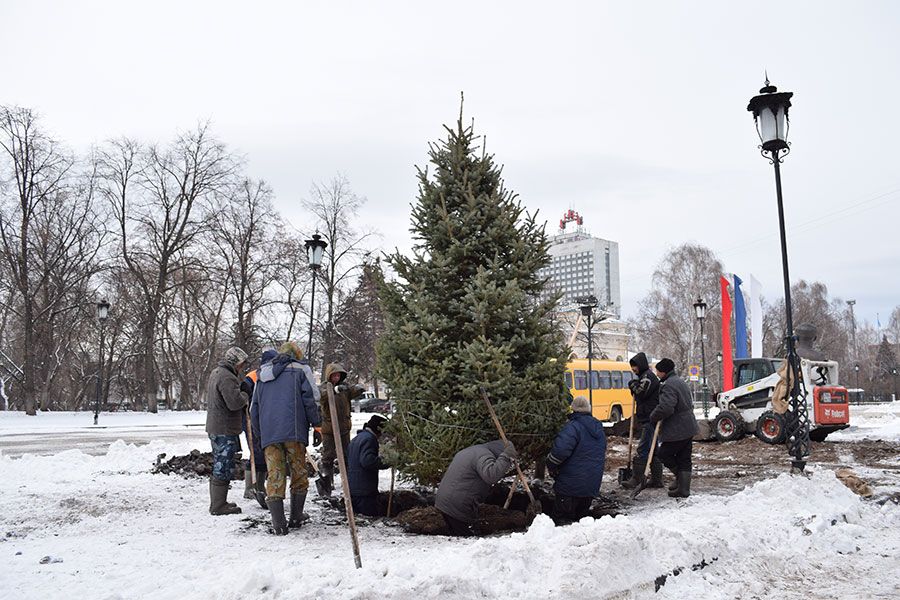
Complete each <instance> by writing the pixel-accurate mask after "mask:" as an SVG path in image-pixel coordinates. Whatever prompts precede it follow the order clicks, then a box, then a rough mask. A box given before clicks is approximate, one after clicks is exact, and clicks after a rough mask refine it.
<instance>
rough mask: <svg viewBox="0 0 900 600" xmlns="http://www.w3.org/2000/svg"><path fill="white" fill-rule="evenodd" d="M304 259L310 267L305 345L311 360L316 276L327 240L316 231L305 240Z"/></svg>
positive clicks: (307, 356)
mask: <svg viewBox="0 0 900 600" xmlns="http://www.w3.org/2000/svg"><path fill="white" fill-rule="evenodd" d="M305 244H306V260H307V262H308V263H309V268H310V269H312V293H311V294H310V299H309V344H308V345H307V346H306V358H307V359H308V360H309V361H312V338H313V321H314V318H313V316H314V315H315V309H316V277H317V276H318V272H319V269H320V268H322V257H323V256H325V248H326V247H327V246H328V242H326V241H325V240H323V239H322V236H321V235H319V233H318V232H316V233H314V234H313V236H312V239H311V240H306V242H305Z"/></svg>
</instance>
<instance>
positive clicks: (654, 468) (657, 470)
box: [647, 458, 663, 488]
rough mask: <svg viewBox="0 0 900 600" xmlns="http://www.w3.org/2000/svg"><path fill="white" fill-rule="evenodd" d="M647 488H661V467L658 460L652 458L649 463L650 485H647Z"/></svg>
mask: <svg viewBox="0 0 900 600" xmlns="http://www.w3.org/2000/svg"><path fill="white" fill-rule="evenodd" d="M647 487H648V488H661V487H663V465H662V463H661V462H660V461H659V459H656V458H654V459H653V461H652V462H651V463H650V483H648V484H647Z"/></svg>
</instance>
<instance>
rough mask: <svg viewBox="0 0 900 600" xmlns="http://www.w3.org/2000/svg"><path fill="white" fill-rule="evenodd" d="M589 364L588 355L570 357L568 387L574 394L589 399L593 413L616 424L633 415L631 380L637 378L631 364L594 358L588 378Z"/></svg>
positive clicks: (567, 372)
mask: <svg viewBox="0 0 900 600" xmlns="http://www.w3.org/2000/svg"><path fill="white" fill-rule="evenodd" d="M587 365H588V361H587V359H586V358H577V359H574V360H571V361H569V363H568V364H567V365H566V387H567V388H569V392H570V393H571V394H572V397H573V398H574V397H575V396H584V397H585V398H589V399H590V400H591V413H592V414H593V415H594V418H596V419H599V420H601V421H612V422H614V423H615V422H618V421H621V420H622V419H627V418H630V417H631V412H632V405H633V403H632V399H631V391H630V390H629V389H628V382H629V381H631V380H632V379H633V378H634V374H633V373H632V372H631V366H630V365H629V364H628V363H627V362H619V361H615V360H601V359H592V360H591V376H590V380H589V379H588V368H587ZM589 385H590V389H588V386H589Z"/></svg>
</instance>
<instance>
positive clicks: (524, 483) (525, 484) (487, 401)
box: [481, 386, 540, 512]
mask: <svg viewBox="0 0 900 600" xmlns="http://www.w3.org/2000/svg"><path fill="white" fill-rule="evenodd" d="M481 398H482V399H483V400H484V404H485V405H486V406H487V409H488V412H489V413H490V415H491V420H492V421H493V422H494V427H496V428H497V433H499V434H500V439H501V440H503V443H504V444H505V443H508V442H509V440H507V439H506V433H505V432H504V431H503V425H501V424H500V419H498V418H497V413H495V412H494V407H493V406H492V405H491V400H490V398H488V395H487V392H486V391H485V389H484V387H483V386H482V388H481ZM513 462H515V461H513ZM516 474H517V475H518V476H519V479H521V480H522V487H524V488H525V493H527V494H528V499H529V500H531V504H532V505H534V504H535V502H536V501H535V499H534V495H533V494H532V493H531V487H529V485H528V480H527V479H525V473H523V472H522V469H521V467H519V463H518V462H516ZM537 512H540V511H537Z"/></svg>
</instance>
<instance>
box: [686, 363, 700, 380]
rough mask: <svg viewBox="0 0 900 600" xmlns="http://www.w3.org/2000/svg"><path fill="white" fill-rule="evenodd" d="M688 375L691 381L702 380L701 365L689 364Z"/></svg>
mask: <svg viewBox="0 0 900 600" xmlns="http://www.w3.org/2000/svg"><path fill="white" fill-rule="evenodd" d="M688 376H689V379H690V380H691V381H700V367H699V366H697V365H691V366H689V367H688Z"/></svg>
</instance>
